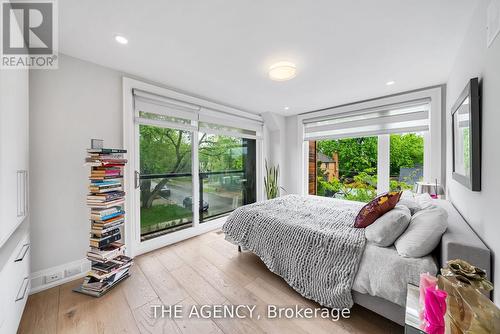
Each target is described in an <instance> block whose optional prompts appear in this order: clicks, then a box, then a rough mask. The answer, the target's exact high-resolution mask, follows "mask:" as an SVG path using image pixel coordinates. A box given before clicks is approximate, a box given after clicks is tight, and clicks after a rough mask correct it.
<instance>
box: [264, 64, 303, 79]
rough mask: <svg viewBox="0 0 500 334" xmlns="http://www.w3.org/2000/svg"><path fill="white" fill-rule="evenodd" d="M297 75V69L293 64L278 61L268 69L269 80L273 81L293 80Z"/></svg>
mask: <svg viewBox="0 0 500 334" xmlns="http://www.w3.org/2000/svg"><path fill="white" fill-rule="evenodd" d="M296 75H297V68H296V67H295V64H294V63H291V62H289V61H280V62H277V63H276V64H273V65H271V67H269V78H270V79H271V80H274V81H286V80H290V79H293V78H294V77H295V76H296Z"/></svg>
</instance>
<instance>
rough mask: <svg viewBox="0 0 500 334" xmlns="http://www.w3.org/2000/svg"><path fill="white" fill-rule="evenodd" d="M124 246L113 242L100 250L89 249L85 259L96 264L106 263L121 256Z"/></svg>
mask: <svg viewBox="0 0 500 334" xmlns="http://www.w3.org/2000/svg"><path fill="white" fill-rule="evenodd" d="M124 251H125V245H124V244H123V243H121V242H113V243H111V244H109V245H107V246H106V247H103V248H101V249H91V250H89V251H88V252H87V257H88V258H89V259H90V260H92V261H96V262H108V261H110V260H112V259H113V258H115V257H117V256H120V255H123V252H124Z"/></svg>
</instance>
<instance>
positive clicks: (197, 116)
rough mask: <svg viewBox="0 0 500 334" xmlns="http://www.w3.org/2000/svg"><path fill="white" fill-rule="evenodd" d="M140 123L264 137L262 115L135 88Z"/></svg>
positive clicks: (135, 105)
mask: <svg viewBox="0 0 500 334" xmlns="http://www.w3.org/2000/svg"><path fill="white" fill-rule="evenodd" d="M133 96H134V109H135V119H136V122H138V123H141V124H149V125H157V126H167V127H172V128H178V129H184V130H190V131H198V130H199V131H201V132H207V133H212V134H219V135H226V136H234V137H244V138H252V139H255V138H260V137H261V136H262V128H263V122H262V121H259V120H258V119H260V116H257V115H253V114H248V117H245V116H246V114H245V113H244V112H241V114H242V115H239V114H232V113H229V112H224V111H219V110H215V109H211V108H206V107H201V106H198V105H195V104H191V103H187V102H184V101H179V100H175V99H171V98H168V97H164V96H159V95H156V94H152V93H148V92H144V91H141V90H138V89H134V90H133Z"/></svg>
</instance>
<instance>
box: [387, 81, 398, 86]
mask: <svg viewBox="0 0 500 334" xmlns="http://www.w3.org/2000/svg"><path fill="white" fill-rule="evenodd" d="M395 83H396V81H392V80H391V81H387V82H386V83H385V84H386V85H387V86H392V85H394V84H395Z"/></svg>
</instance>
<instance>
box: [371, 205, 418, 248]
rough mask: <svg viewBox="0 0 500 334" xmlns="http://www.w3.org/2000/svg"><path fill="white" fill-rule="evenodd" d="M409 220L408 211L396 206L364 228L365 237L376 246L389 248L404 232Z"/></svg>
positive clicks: (404, 207)
mask: <svg viewBox="0 0 500 334" xmlns="http://www.w3.org/2000/svg"><path fill="white" fill-rule="evenodd" d="M410 219H411V213H410V210H409V209H408V208H407V207H406V206H404V205H396V207H395V208H394V209H392V210H390V211H388V212H386V213H385V214H383V215H382V216H381V217H379V218H378V219H377V220H375V221H374V222H373V223H372V224H370V225H368V226H367V227H366V228H365V237H366V239H367V240H368V241H370V242H372V243H374V244H375V245H377V246H381V247H389V246H391V245H392V244H393V243H394V241H396V239H397V238H398V237H399V236H400V235H401V233H403V232H404V231H405V230H406V228H407V227H408V224H409V223H410Z"/></svg>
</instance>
